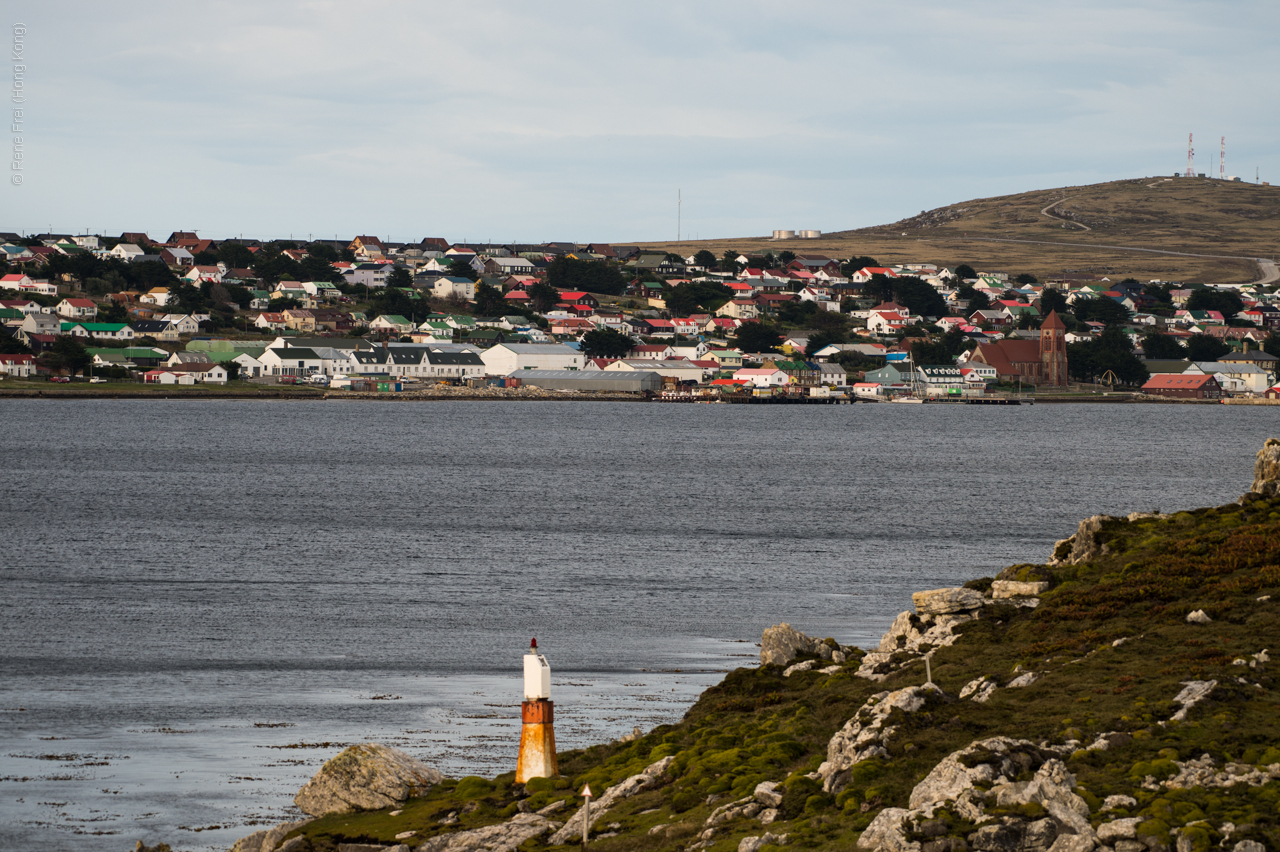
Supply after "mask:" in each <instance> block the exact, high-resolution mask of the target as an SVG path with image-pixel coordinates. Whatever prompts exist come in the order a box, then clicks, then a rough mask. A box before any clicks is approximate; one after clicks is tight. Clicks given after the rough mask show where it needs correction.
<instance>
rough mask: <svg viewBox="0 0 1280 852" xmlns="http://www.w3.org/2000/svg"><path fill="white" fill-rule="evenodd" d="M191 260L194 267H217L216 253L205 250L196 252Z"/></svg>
mask: <svg viewBox="0 0 1280 852" xmlns="http://www.w3.org/2000/svg"><path fill="white" fill-rule="evenodd" d="M191 260H192V262H193V263H194V264H195V265H196V266H217V265H218V253H217V252H216V251H210V250H209V249H205V250H204V251H198V252H196V253H195V254H194V255H192V257H191Z"/></svg>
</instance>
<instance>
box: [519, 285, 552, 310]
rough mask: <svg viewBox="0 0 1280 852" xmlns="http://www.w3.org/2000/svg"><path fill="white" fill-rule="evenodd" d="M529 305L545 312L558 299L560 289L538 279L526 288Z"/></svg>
mask: <svg viewBox="0 0 1280 852" xmlns="http://www.w3.org/2000/svg"><path fill="white" fill-rule="evenodd" d="M526 292H528V294H529V301H530V303H531V304H530V307H532V308H533V309H534V310H535V311H537V312H538V313H546V312H547V311H549V310H551V309H552V308H553V307H555V304H556V303H557V302H559V301H560V291H559V290H557V289H556V288H555V287H552V286H551V285H550V284H548V283H547V282H546V281H539V282H538V283H536V284H534V285H533V286H532V287H530V288H529V289H528V291H526Z"/></svg>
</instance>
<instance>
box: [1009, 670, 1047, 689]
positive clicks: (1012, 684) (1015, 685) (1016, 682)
mask: <svg viewBox="0 0 1280 852" xmlns="http://www.w3.org/2000/svg"><path fill="white" fill-rule="evenodd" d="M1039 679H1040V673H1039V672H1027V673H1026V674H1021V675H1018V676H1017V677H1015V678H1014V679H1013V680H1011V681H1009V682H1008V683H1007V684H1005V688H1007V689H1021V688H1022V687H1024V686H1030V685H1031V684H1033V683H1035V682H1036V681H1038V680H1039Z"/></svg>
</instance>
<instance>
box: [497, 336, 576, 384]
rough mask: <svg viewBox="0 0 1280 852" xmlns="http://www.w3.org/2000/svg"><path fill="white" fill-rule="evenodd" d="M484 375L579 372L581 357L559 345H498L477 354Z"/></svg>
mask: <svg viewBox="0 0 1280 852" xmlns="http://www.w3.org/2000/svg"><path fill="white" fill-rule="evenodd" d="M480 357H481V358H482V359H483V360H484V365H485V374H486V375H489V376H506V375H510V374H511V373H514V372H516V371H518V370H581V369H582V368H583V367H584V366H585V356H583V354H582V353H581V352H580V351H578V350H577V349H574V348H572V347H569V346H565V345H563V344H560V343H550V344H548V343H499V344H498V345H496V346H493V347H491V348H489V349H486V350H485V351H484V352H482V353H481V354H480Z"/></svg>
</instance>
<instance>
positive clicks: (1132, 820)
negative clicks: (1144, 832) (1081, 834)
mask: <svg viewBox="0 0 1280 852" xmlns="http://www.w3.org/2000/svg"><path fill="white" fill-rule="evenodd" d="M1142 821H1143V818H1142V817H1127V818H1126V819H1117V820H1112V821H1111V822H1104V823H1103V824H1102V825H1100V826H1098V842H1099V843H1106V844H1114V843H1115V842H1116V841H1117V840H1132V839H1133V838H1135V837H1137V836H1138V823H1140V822H1142Z"/></svg>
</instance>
